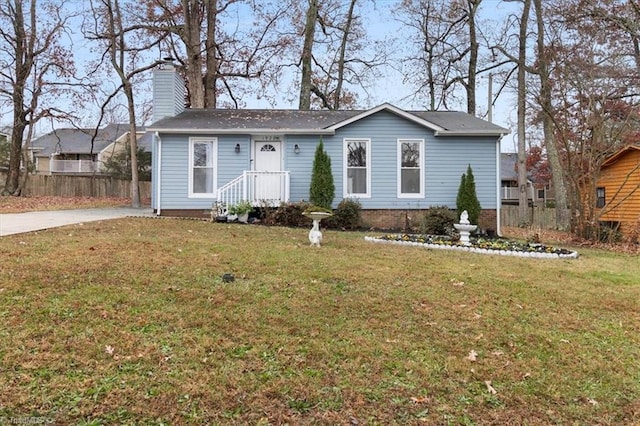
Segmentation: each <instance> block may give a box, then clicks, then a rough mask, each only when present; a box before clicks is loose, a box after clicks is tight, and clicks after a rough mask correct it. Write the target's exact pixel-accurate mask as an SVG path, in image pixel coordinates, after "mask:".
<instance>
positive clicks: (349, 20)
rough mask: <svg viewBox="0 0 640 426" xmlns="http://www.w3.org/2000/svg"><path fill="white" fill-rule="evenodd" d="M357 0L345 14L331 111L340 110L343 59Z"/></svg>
mask: <svg viewBox="0 0 640 426" xmlns="http://www.w3.org/2000/svg"><path fill="white" fill-rule="evenodd" d="M356 1H357V0H351V3H350V4H349V12H347V20H346V22H345V25H344V29H343V31H344V32H343V33H342V41H341V43H340V59H339V62H338V77H337V80H338V81H337V84H336V93H335V97H334V99H333V109H340V101H341V98H342V83H343V82H344V58H345V55H346V50H347V43H348V40H349V34H350V31H351V23H352V22H353V9H354V8H355V6H356Z"/></svg>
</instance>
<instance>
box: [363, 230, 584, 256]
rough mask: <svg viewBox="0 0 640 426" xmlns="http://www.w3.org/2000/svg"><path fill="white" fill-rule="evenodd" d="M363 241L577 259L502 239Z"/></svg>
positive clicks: (568, 253) (570, 253)
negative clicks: (467, 244)
mask: <svg viewBox="0 0 640 426" xmlns="http://www.w3.org/2000/svg"><path fill="white" fill-rule="evenodd" d="M365 240H367V241H371V242H381V243H393V244H405V245H413V246H423V247H426V248H433V249H445V250H458V251H468V252H472V253H482V254H494V255H502V256H520V257H538V258H563V259H575V258H577V257H578V252H575V251H571V250H567V249H564V248H557V247H552V246H547V245H544V244H537V243H521V242H517V241H512V240H506V239H504V238H491V239H487V238H472V239H471V245H469V246H464V245H462V244H460V243H459V242H458V241H454V240H453V239H451V238H450V237H446V236H440V235H423V234H386V235H381V236H378V237H365Z"/></svg>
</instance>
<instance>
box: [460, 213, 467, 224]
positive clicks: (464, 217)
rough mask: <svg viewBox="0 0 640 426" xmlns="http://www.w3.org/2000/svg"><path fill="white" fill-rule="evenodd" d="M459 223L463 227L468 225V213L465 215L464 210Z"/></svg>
mask: <svg viewBox="0 0 640 426" xmlns="http://www.w3.org/2000/svg"><path fill="white" fill-rule="evenodd" d="M460 223H461V224H463V225H468V224H469V213H467V211H466V210H464V211H463V212H462V214H461V215H460Z"/></svg>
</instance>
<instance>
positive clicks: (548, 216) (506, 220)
mask: <svg viewBox="0 0 640 426" xmlns="http://www.w3.org/2000/svg"><path fill="white" fill-rule="evenodd" d="M527 209H528V212H529V223H530V224H531V226H534V227H537V228H542V229H556V227H557V226H556V209H555V208H548V207H541V206H533V207H528V208H527ZM500 223H501V224H502V226H519V225H520V220H519V217H518V206H505V205H503V206H502V207H501V208H500Z"/></svg>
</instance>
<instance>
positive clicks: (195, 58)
mask: <svg viewBox="0 0 640 426" xmlns="http://www.w3.org/2000/svg"><path fill="white" fill-rule="evenodd" d="M182 13H183V15H184V28H183V29H182V32H181V38H182V40H183V41H184V46H185V50H186V55H187V70H186V77H187V89H188V91H189V101H190V106H191V108H204V107H205V105H206V104H205V96H204V84H203V82H204V77H203V75H202V49H201V47H200V27H201V24H202V19H201V17H200V13H199V11H198V0H182Z"/></svg>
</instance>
